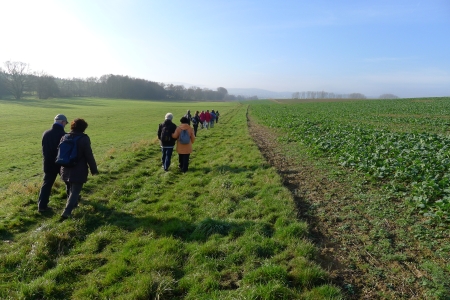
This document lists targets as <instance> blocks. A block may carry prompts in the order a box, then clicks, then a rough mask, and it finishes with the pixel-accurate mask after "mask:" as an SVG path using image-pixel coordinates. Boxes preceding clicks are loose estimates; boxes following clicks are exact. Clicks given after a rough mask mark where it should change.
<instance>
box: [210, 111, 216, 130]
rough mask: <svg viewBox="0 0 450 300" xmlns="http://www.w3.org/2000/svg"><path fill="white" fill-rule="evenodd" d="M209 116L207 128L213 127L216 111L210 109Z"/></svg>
mask: <svg viewBox="0 0 450 300" xmlns="http://www.w3.org/2000/svg"><path fill="white" fill-rule="evenodd" d="M210 116H211V118H210V120H209V128H213V127H214V121H215V120H216V113H215V112H214V109H213V110H211V113H210Z"/></svg>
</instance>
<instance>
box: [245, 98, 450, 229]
mask: <svg viewBox="0 0 450 300" xmlns="http://www.w3.org/2000/svg"><path fill="white" fill-rule="evenodd" d="M448 100H450V99H448ZM386 102H388V103H386ZM446 102H448V101H445V104H446ZM366 103H367V102H365V103H364V104H366ZM370 104H371V105H372V106H370V105H369V106H366V107H365V108H364V106H363V107H361V106H358V105H355V103H340V105H341V107H338V108H339V109H336V107H337V106H333V105H330V103H321V104H318V103H315V104H305V103H303V104H291V105H288V106H283V105H279V104H267V103H265V104H254V105H252V107H251V110H252V115H254V116H255V117H257V118H258V119H259V120H260V122H263V124H265V125H267V126H269V127H275V128H282V129H283V130H284V131H285V132H286V133H287V134H286V137H287V139H288V140H289V141H296V142H300V143H302V144H304V145H306V146H307V147H308V148H309V149H310V150H311V151H312V152H313V153H315V154H316V155H322V156H324V155H325V156H327V157H329V158H331V159H332V160H333V161H335V162H336V163H338V164H340V165H341V166H343V167H347V168H352V169H355V170H358V171H359V172H361V173H363V174H365V175H366V176H367V177H368V178H369V179H370V180H372V181H375V182H377V183H380V184H382V185H383V186H384V187H385V188H388V189H389V190H390V191H391V192H392V193H393V194H395V195H397V196H399V197H402V198H404V199H406V200H407V201H408V202H409V203H412V204H413V205H414V206H415V207H416V208H417V209H418V210H419V211H420V212H421V213H423V214H424V215H426V216H428V217H431V218H432V219H433V220H435V221H438V222H445V221H450V216H449V212H450V137H448V136H447V135H444V134H436V133H433V132H417V131H415V130H412V131H411V132H408V131H409V130H411V129H414V127H413V126H410V125H409V124H413V123H414V121H413V120H414V117H413V116H409V117H404V118H408V119H410V120H411V121H410V122H403V123H402V124H401V130H398V128H397V130H392V129H390V128H392V127H395V126H392V123H385V124H383V126H374V125H373V123H371V122H370V121H368V120H371V118H372V120H373V117H376V115H374V114H373V111H375V110H376V109H377V108H378V109H380V107H384V106H385V105H390V108H391V114H394V115H397V114H400V115H401V114H403V115H404V114H405V108H404V107H403V106H404V105H405V102H404V101H401V102H395V101H394V102H392V101H391V103H389V101H372V102H371V103H370ZM396 104H399V105H398V107H395V105H396ZM400 104H401V105H400ZM410 104H411V103H410ZM441 104H442V103H441ZM411 106H414V105H411ZM447 107H448V108H449V107H450V105H448V104H447ZM343 111H346V112H347V114H342V113H341V114H340V113H339V112H343ZM402 112H403V113H402ZM415 113H416V114H417V117H416V119H418V120H420V119H424V118H423V116H424V113H421V112H420V111H417V110H416V111H415ZM429 119H430V120H434V121H436V122H437V121H441V122H444V123H445V122H446V121H445V118H442V117H436V118H433V117H430V118H429Z"/></svg>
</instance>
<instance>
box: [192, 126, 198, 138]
mask: <svg viewBox="0 0 450 300" xmlns="http://www.w3.org/2000/svg"><path fill="white" fill-rule="evenodd" d="M193 127H194V135H195V136H197V129H198V123H197V124H195V125H194V126H193Z"/></svg>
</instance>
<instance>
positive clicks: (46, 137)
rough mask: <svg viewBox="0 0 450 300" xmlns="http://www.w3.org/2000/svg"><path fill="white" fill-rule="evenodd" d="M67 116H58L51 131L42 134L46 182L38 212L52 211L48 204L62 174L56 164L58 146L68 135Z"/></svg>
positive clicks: (39, 201)
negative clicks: (53, 188)
mask: <svg viewBox="0 0 450 300" xmlns="http://www.w3.org/2000/svg"><path fill="white" fill-rule="evenodd" d="M67 123H68V122H67V118H66V116H65V115H62V114H58V115H56V117H55V118H54V123H53V125H52V128H51V129H48V130H46V131H44V133H43V134H42V156H43V159H42V167H43V168H42V169H43V171H44V180H43V183H42V186H41V190H40V192H39V199H38V211H39V212H45V211H47V210H50V207H48V202H49V199H50V194H51V191H52V187H53V184H54V183H55V180H56V177H57V176H58V175H59V173H60V166H59V165H57V164H55V159H56V155H57V154H58V145H59V142H60V141H61V138H62V137H63V136H64V135H65V134H66V132H65V131H64V127H65V126H66V125H67Z"/></svg>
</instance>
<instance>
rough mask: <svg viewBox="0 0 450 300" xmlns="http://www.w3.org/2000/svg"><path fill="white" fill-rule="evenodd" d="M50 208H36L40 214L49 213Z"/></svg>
mask: <svg viewBox="0 0 450 300" xmlns="http://www.w3.org/2000/svg"><path fill="white" fill-rule="evenodd" d="M51 210H52V208H51V207H48V206H47V207H44V208H38V212H40V213H42V212H46V211H51Z"/></svg>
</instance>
